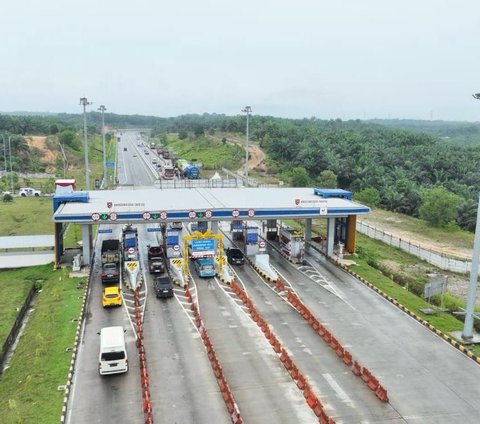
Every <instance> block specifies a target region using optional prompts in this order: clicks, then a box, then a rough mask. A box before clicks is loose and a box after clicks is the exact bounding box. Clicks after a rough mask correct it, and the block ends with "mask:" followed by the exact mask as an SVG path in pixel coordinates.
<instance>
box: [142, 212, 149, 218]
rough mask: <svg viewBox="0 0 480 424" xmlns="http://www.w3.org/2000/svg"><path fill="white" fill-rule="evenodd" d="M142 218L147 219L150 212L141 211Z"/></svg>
mask: <svg viewBox="0 0 480 424" xmlns="http://www.w3.org/2000/svg"><path fill="white" fill-rule="evenodd" d="M142 216H143V219H145V220H149V219H150V212H143V215H142Z"/></svg>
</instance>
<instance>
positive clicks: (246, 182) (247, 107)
mask: <svg viewBox="0 0 480 424" xmlns="http://www.w3.org/2000/svg"><path fill="white" fill-rule="evenodd" d="M242 112H243V113H246V114H247V132H246V133H245V145H246V146H245V173H244V175H245V185H247V186H248V119H249V117H250V114H251V113H252V108H251V107H250V106H245V107H244V108H243V109H242Z"/></svg>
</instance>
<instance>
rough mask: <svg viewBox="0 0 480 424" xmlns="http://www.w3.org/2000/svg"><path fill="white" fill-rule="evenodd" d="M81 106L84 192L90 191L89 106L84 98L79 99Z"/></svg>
mask: <svg viewBox="0 0 480 424" xmlns="http://www.w3.org/2000/svg"><path fill="white" fill-rule="evenodd" d="M80 104H81V105H82V106H83V148H84V150H85V190H87V191H88V190H90V175H89V170H88V142H87V106H88V105H91V104H92V103H90V102H89V101H88V100H87V98H86V97H82V98H80Z"/></svg>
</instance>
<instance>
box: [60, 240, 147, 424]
mask: <svg viewBox="0 0 480 424" xmlns="http://www.w3.org/2000/svg"><path fill="white" fill-rule="evenodd" d="M113 231H115V230H113ZM102 236H103V237H105V235H102ZM102 236H100V235H99V240H101V238H102ZM110 237H111V236H110V235H108V237H107V238H110ZM117 237H118V235H117ZM100 245H101V241H99V243H97V248H96V254H95V258H96V259H95V263H94V265H93V267H94V268H93V273H92V281H91V285H90V292H89V296H88V300H87V305H86V308H87V311H86V319H85V324H84V329H83V335H82V339H81V343H80V347H79V352H78V358H77V363H76V369H75V373H74V377H73V384H72V392H71V395H70V399H69V409H68V415H67V422H68V423H70V424H89V423H113V422H132V423H133V422H141V420H142V419H143V410H142V395H141V387H140V379H139V375H138V366H139V364H138V355H137V352H136V347H135V335H134V333H133V331H132V328H131V326H130V322H129V321H128V318H127V315H126V313H125V310H124V308H123V307H120V308H114V309H103V307H102V288H103V287H102V283H101V281H100V269H101V264H100ZM117 325H120V326H122V327H123V328H124V329H125V330H126V334H125V339H126V344H127V352H128V364H129V371H128V372H127V373H125V374H117V375H109V376H100V375H99V373H98V362H99V360H98V357H99V351H100V336H99V335H98V334H97V333H98V332H99V331H100V330H101V328H103V327H109V326H117Z"/></svg>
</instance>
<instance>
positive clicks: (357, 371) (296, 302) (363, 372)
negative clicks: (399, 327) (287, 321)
mask: <svg viewBox="0 0 480 424" xmlns="http://www.w3.org/2000/svg"><path fill="white" fill-rule="evenodd" d="M287 300H288V302H290V304H291V305H292V306H293V307H294V308H295V310H296V311H297V312H298V313H299V314H300V315H301V316H302V317H303V318H304V319H305V320H306V321H307V322H308V323H309V324H310V326H311V327H312V328H313V329H314V330H315V331H316V332H317V334H318V335H319V336H320V337H321V338H322V339H323V340H324V341H325V343H327V344H328V345H329V346H330V348H331V349H332V350H333V351H334V352H335V353H336V354H337V356H338V357H339V358H340V359H341V360H342V361H343V362H344V363H345V365H347V366H351V369H352V373H353V374H354V375H356V376H359V377H360V378H361V379H362V380H363V381H364V382H365V383H366V384H367V386H368V387H369V388H370V390H372V391H373V392H374V393H375V395H376V396H377V398H378V399H380V400H381V401H382V402H388V395H387V391H386V389H384V388H383V387H382V386H381V385H380V383H379V382H378V380H377V379H376V378H375V377H374V376H373V375H372V374H371V372H370V371H369V370H368V369H367V368H364V367H362V366H361V365H360V364H359V363H358V362H357V361H353V358H352V355H351V353H350V352H348V351H347V350H346V349H345V348H344V347H343V346H342V344H341V343H340V342H339V341H338V340H337V339H336V338H335V337H334V336H333V334H332V333H331V332H330V331H329V330H327V329H326V328H325V326H324V325H322V324H321V323H320V322H319V321H318V320H317V318H315V316H314V315H313V314H312V313H311V312H310V310H309V309H308V308H307V307H306V306H305V305H304V304H303V302H302V301H301V300H300V299H299V298H298V296H297V295H295V294H294V293H292V292H291V291H288V292H287ZM352 363H353V366H352ZM379 387H381V389H382V391H381V393H382V395H381V396H379V395H377V389H378V388H379Z"/></svg>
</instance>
